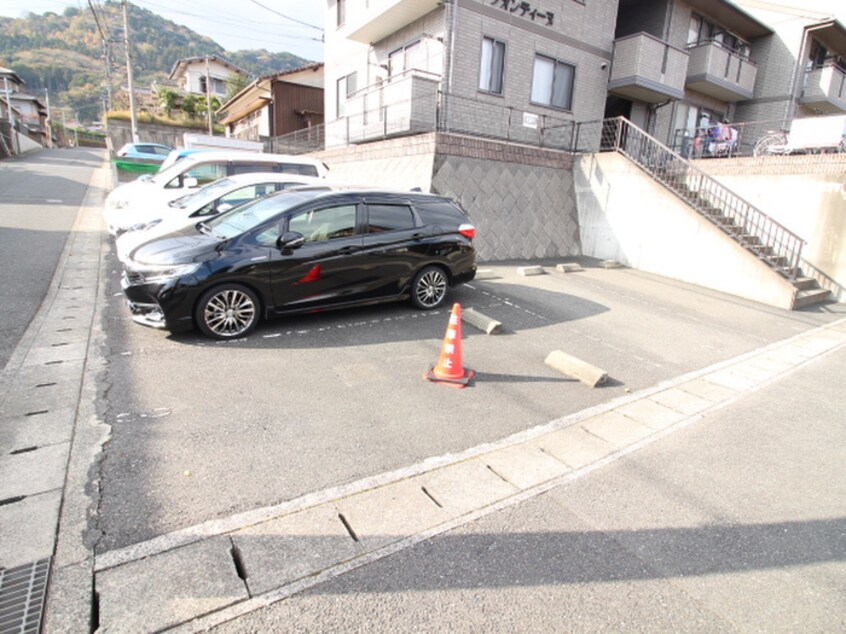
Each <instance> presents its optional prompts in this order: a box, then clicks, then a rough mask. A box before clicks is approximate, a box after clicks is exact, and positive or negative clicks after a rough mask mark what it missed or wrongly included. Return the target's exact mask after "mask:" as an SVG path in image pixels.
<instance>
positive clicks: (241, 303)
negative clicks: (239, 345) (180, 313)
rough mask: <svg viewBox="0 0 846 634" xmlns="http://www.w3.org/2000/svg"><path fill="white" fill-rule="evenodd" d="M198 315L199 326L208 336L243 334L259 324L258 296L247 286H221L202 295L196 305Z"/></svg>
mask: <svg viewBox="0 0 846 634" xmlns="http://www.w3.org/2000/svg"><path fill="white" fill-rule="evenodd" d="M196 316H197V325H198V326H199V327H200V330H202V331H203V333H204V334H206V335H208V336H209V337H213V338H215V339H233V338H235V337H243V336H245V335H248V334H249V333H251V332H252V331H253V329H255V327H256V324H258V320H259V302H258V298H257V297H256V295H255V293H253V291H251V290H250V289H248V288H246V287H245V286H240V285H237V284H228V285H226V286H219V287H217V288H213V289H211V290H210V291H208V292H207V293H206V294H205V295H203V297H202V298H201V299H200V302H199V304H198V305H197V315H196Z"/></svg>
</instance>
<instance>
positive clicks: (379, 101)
mask: <svg viewBox="0 0 846 634" xmlns="http://www.w3.org/2000/svg"><path fill="white" fill-rule="evenodd" d="M439 85H440V76H439V75H434V74H432V73H427V72H424V71H419V70H410V71H406V72H405V73H403V74H402V75H399V76H397V77H394V78H391V79H389V80H386V81H385V82H383V83H382V84H378V85H374V86H368V87H367V88H364V89H362V90H359V91H358V92H357V93H355V94H354V95H352V96H351V97H350V98H349V99H347V101H346V103H345V104H344V116H343V117H340V118H338V119H336V120H335V121H332V122H330V123H327V124H326V146H327V147H334V146H340V145H348V144H354V143H366V142H368V141H376V140H379V139H387V138H390V137H396V136H406V135H409V134H418V133H421V132H431V131H433V130H435V129H436V127H437V112H438V86H439Z"/></svg>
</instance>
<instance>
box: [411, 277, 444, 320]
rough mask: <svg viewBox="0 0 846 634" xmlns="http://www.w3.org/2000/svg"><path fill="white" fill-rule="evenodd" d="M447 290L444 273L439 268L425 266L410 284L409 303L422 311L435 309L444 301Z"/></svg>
mask: <svg viewBox="0 0 846 634" xmlns="http://www.w3.org/2000/svg"><path fill="white" fill-rule="evenodd" d="M448 290H449V278H448V277H447V274H446V271H444V270H443V269H442V268H441V267H439V266H427V267H425V268H422V269H420V271H418V272H417V275H415V276H414V280H412V282H411V303H412V304H414V305H415V306H416V307H417V308H420V309H423V310H431V309H433V308H437V307H438V306H440V305H442V304H443V303H444V301H445V300H446V296H447V291H448Z"/></svg>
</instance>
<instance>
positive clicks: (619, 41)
mask: <svg viewBox="0 0 846 634" xmlns="http://www.w3.org/2000/svg"><path fill="white" fill-rule="evenodd" d="M772 33H773V31H772V30H771V29H770V27H769V26H767V25H765V24H764V23H763V22H761V21H759V20H757V19H756V18H754V17H753V16H751V15H750V14H749V13H747V12H746V11H744V10H742V9H741V8H740V7H738V6H737V5H735V4H733V3H732V2H728V1H727V0H686V1H682V0H670V1H667V0H620V6H619V13H618V16H617V28H616V39H615V41H614V57H613V62H612V69H611V78H610V81H609V83H608V92H609V96H608V104H607V107H606V112H605V114H606V116H619V115H622V116H625V117H627V118H629V119H631V120H632V122H634V123H635V124H636V125H638V126H639V127H641V128H643V129H645V130H647V131H648V132H650V133H651V134H653V135H654V136H656V137H657V138H658V139H659V140H660V141H662V142H664V143H666V144H668V145H670V146H671V147H673V148H675V149H677V150H679V151H682V152H683V153H685V154H688V152H689V147H688V144H691V143H693V140H694V139H695V138H696V137H697V135H698V134H702V132H703V129H705V128H709V127H711V126H713V125H716V124H717V123H718V122H723V121H727V120H729V121H735V120H736V110H737V107H738V104H740V103H742V102H744V101H746V100H749V99H752V98H753V97H754V95H755V91H756V82H757V81H758V73H759V67H760V66H761V65H763V64H764V63H765V61H766V55H765V54H764V52H763V48H761V49H756V47H755V44H756V43H758V42H761V41H769V40H770V39H771V36H772ZM756 52H758V53H759V55H756Z"/></svg>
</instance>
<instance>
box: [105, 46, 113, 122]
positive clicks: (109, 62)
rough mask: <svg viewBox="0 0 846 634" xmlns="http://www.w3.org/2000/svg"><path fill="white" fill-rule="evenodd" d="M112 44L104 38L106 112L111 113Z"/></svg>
mask: <svg viewBox="0 0 846 634" xmlns="http://www.w3.org/2000/svg"><path fill="white" fill-rule="evenodd" d="M109 44H110V42H109V40H107V39H106V38H103V56H104V57H105V58H106V103H105V106H104V110H105V111H106V112H109V111H110V110H111V109H112V55H111V47H110V46H109Z"/></svg>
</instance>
